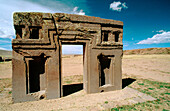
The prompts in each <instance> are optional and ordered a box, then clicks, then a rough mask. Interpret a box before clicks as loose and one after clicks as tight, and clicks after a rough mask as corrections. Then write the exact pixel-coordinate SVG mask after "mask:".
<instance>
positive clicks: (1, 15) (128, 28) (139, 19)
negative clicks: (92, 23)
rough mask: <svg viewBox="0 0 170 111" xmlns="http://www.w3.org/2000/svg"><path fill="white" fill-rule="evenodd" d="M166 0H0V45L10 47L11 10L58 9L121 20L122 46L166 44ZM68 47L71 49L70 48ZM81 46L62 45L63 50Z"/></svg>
mask: <svg viewBox="0 0 170 111" xmlns="http://www.w3.org/2000/svg"><path fill="white" fill-rule="evenodd" d="M169 5H170V0H0V49H4V50H12V48H11V40H12V39H13V38H15V34H14V29H13V24H12V13H13V12H15V11H17V12H19V11H22V12H23V11H29V12H31V11H32V12H33V11H34V12H51V13H55V12H61V13H72V14H79V15H88V16H96V17H101V18H106V19H114V20H120V21H123V22H124V32H123V34H124V35H123V43H124V47H123V49H124V50H129V49H139V48H150V47H170V7H169ZM70 49H71V50H70ZM75 52H77V53H82V46H63V53H75Z"/></svg>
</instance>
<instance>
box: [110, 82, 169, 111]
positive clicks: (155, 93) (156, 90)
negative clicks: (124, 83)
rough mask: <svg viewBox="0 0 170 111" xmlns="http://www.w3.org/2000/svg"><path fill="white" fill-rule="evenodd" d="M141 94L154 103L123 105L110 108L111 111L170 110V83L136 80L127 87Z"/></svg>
mask: <svg viewBox="0 0 170 111" xmlns="http://www.w3.org/2000/svg"><path fill="white" fill-rule="evenodd" d="M129 87H131V88H133V89H136V90H138V91H140V92H142V93H145V94H148V95H151V96H152V97H154V98H156V99H157V100H155V101H147V102H144V103H138V104H134V105H125V106H118V107H115V108H112V109H111V110H112V111H169V110H170V83H163V82H157V81H149V80H146V79H136V81H135V82H134V83H132V84H130V85H129Z"/></svg>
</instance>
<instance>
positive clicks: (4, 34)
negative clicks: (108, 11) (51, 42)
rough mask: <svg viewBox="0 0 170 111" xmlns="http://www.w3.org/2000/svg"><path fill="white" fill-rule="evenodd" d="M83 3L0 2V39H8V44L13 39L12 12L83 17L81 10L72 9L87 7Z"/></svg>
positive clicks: (2, 0)
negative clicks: (68, 14)
mask: <svg viewBox="0 0 170 111" xmlns="http://www.w3.org/2000/svg"><path fill="white" fill-rule="evenodd" d="M85 1H86V0H81V1H77V2H76V3H75V2H74V3H73V1H71V0H70V1H68V0H63V1H54V0H36V1H31V0H0V39H1V40H5V39H10V41H9V42H11V39H13V37H15V31H14V27H13V22H12V21H13V20H12V14H13V12H50V13H70V14H71V13H72V14H79V15H85V12H84V11H83V10H78V7H77V8H74V7H75V6H78V5H79V4H81V7H84V8H86V7H87V6H86V5H84V4H82V3H84V2H85ZM73 8H74V9H73ZM86 10H87V9H86ZM0 42H2V41H0ZM10 48H11V47H10ZM73 48H74V47H73ZM3 49H4V48H3Z"/></svg>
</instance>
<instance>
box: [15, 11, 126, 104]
mask: <svg viewBox="0 0 170 111" xmlns="http://www.w3.org/2000/svg"><path fill="white" fill-rule="evenodd" d="M13 22H14V27H15V31H16V38H15V39H13V41H12V48H13V59H12V66H13V67H12V68H13V73H12V84H13V91H12V98H13V101H14V102H23V101H33V100H38V99H39V98H38V97H37V93H42V92H44V97H45V98H46V99H54V98H60V97H62V96H63V86H62V75H61V74H62V70H61V69H62V68H61V67H62V64H61V61H62V48H61V47H62V45H63V44H73V45H76V44H79V45H83V89H84V91H85V92H86V93H88V94H89V93H99V92H106V91H113V90H119V89H121V88H122V66H121V64H122V55H123V51H122V48H123V43H122V36H123V22H121V21H115V20H108V19H101V18H99V17H90V16H82V15H74V14H64V13H54V14H51V13H34V12H31V13H28V12H17V13H14V14H13ZM70 50H71V49H70ZM40 98H41V97H40Z"/></svg>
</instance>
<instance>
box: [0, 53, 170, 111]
mask: <svg viewBox="0 0 170 111" xmlns="http://www.w3.org/2000/svg"><path fill="white" fill-rule="evenodd" d="M62 63H63V66H62V71H63V78H66V79H68V78H70V77H73V76H74V77H73V78H79V79H82V76H80V75H83V57H82V56H79V55H76V56H74V55H64V56H63V59H62ZM11 67H12V65H11V62H5V63H0V110H14V111H15V110H16V111H18V110H30V111H33V110H44V111H45V110H50V111H54V110H70V111H71V110H105V109H109V108H113V107H116V106H120V105H127V104H134V98H135V100H137V101H139V102H140V101H141V100H140V99H139V97H140V98H142V97H145V96H142V97H141V95H142V94H140V93H139V92H136V91H134V90H133V89H128V88H125V89H123V90H120V91H111V92H107V93H100V94H90V95H87V94H85V93H84V92H83V91H80V92H78V93H75V94H73V95H69V96H66V97H63V98H59V99H54V100H41V101H34V102H25V103H16V104H12V101H11V99H12V98H11V93H12V88H11V77H12V71H11V69H12V68H11ZM169 67H170V55H124V57H123V62H122V68H123V78H129V77H135V78H139V79H147V80H153V81H159V82H164V83H165V82H166V83H170V68H169ZM78 75H79V76H78ZM79 82H82V81H81V80H79ZM69 83H72V82H69ZM130 90H131V91H133V92H134V93H133V95H130V94H131V93H129V95H128V92H129V91H130ZM168 94H169V93H168ZM123 95H127V96H128V97H127V98H124V100H123V99H122V97H124V96H123ZM135 95H137V96H135ZM147 98H151V99H154V98H152V97H147ZM142 100H143V99H142ZM122 101H123V102H122ZM127 101H128V102H127ZM168 107H169V106H168Z"/></svg>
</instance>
